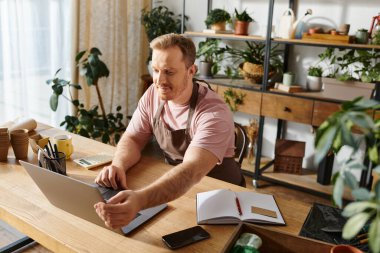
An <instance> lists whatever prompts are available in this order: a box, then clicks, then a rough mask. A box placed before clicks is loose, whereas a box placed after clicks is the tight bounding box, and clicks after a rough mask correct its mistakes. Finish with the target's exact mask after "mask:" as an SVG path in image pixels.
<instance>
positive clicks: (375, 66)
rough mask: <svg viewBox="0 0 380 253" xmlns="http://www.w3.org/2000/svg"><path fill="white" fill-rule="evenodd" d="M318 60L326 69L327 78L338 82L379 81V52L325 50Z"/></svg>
mask: <svg viewBox="0 0 380 253" xmlns="http://www.w3.org/2000/svg"><path fill="white" fill-rule="evenodd" d="M319 58H320V61H321V62H323V63H325V65H326V67H327V69H328V72H329V75H328V77H336V78H337V79H338V80H340V81H349V80H353V81H354V80H361V81H363V82H377V81H380V63H379V59H380V52H379V51H367V50H359V49H339V50H338V51H336V50H335V49H334V48H327V49H326V50H325V51H324V52H323V53H322V54H320V55H319Z"/></svg>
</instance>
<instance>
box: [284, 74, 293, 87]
mask: <svg viewBox="0 0 380 253" xmlns="http://www.w3.org/2000/svg"><path fill="white" fill-rule="evenodd" d="M295 79H296V75H295V74H294V73H292V72H286V73H284V75H283V77H282V84H283V85H286V86H292V85H293V84H294V81H295Z"/></svg>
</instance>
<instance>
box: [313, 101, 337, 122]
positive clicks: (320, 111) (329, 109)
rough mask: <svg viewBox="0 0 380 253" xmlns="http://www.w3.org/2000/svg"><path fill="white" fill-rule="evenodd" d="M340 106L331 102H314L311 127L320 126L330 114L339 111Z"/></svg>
mask: <svg viewBox="0 0 380 253" xmlns="http://www.w3.org/2000/svg"><path fill="white" fill-rule="evenodd" d="M339 109H340V104H337V103H331V102H322V101H314V111H313V120H312V123H311V124H312V125H313V126H320V125H321V124H322V122H323V121H325V120H326V119H327V118H328V117H329V116H330V115H331V114H333V113H334V112H336V111H339Z"/></svg>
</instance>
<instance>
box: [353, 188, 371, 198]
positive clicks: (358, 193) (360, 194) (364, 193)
mask: <svg viewBox="0 0 380 253" xmlns="http://www.w3.org/2000/svg"><path fill="white" fill-rule="evenodd" d="M351 195H352V196H353V197H354V198H355V199H356V200H370V199H371V195H370V193H369V191H368V190H367V189H365V188H358V189H355V190H353V191H352V192H351Z"/></svg>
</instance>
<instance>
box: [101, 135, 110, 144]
mask: <svg viewBox="0 0 380 253" xmlns="http://www.w3.org/2000/svg"><path fill="white" fill-rule="evenodd" d="M109 141H110V136H109V135H108V134H106V133H105V134H103V136H102V142H103V143H108V142H109Z"/></svg>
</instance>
